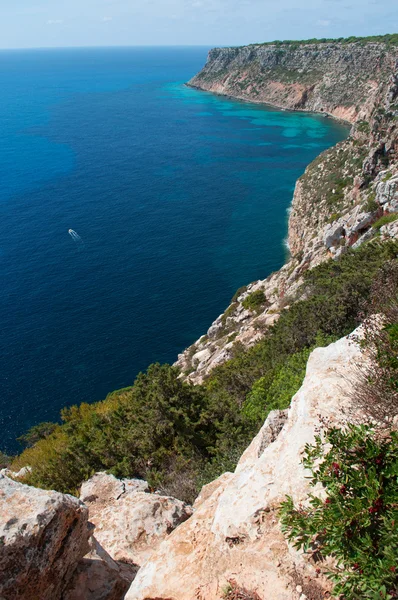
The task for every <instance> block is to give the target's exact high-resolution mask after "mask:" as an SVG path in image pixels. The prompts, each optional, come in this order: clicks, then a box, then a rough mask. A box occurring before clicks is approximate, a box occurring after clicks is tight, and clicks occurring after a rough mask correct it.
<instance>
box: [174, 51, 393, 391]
mask: <svg viewBox="0 0 398 600" xmlns="http://www.w3.org/2000/svg"><path fill="white" fill-rule="evenodd" d="M188 85H190V86H194V87H196V88H199V89H202V90H207V91H211V92H215V93H218V94H227V95H229V96H232V97H234V98H241V99H244V100H250V101H251V102H265V103H269V104H272V105H273V106H277V107H282V108H286V109H292V110H307V111H316V112H319V113H324V114H326V113H328V114H330V115H333V116H335V117H338V118H340V119H344V120H346V121H348V122H349V123H351V125H352V127H351V132H350V135H349V137H348V139H347V140H346V141H344V142H341V143H339V144H337V145H336V146H335V147H333V148H330V149H328V150H326V151H325V152H323V153H322V154H321V155H319V156H318V158H316V159H315V160H314V161H313V162H312V163H311V164H310V165H309V166H308V167H307V169H306V171H305V173H304V174H303V175H302V176H301V177H300V178H299V180H298V181H297V183H296V187H295V191H294V196H293V200H292V206H291V211H290V215H289V226H288V245H289V249H290V253H291V256H290V259H289V260H288V261H287V263H286V264H285V265H284V267H283V268H282V269H280V270H279V271H278V272H276V273H273V274H271V275H269V276H268V277H267V278H266V279H264V280H259V281H256V282H253V283H251V284H249V285H247V286H244V287H243V288H241V289H240V290H238V292H237V293H236V294H235V296H234V298H233V299H232V301H231V304H230V305H229V306H228V307H227V309H226V310H225V312H224V313H223V314H221V315H220V316H219V317H218V318H217V319H216V320H215V321H214V323H213V324H212V325H211V326H210V328H209V330H208V331H207V333H206V334H205V335H203V336H202V337H201V338H200V339H199V340H198V341H197V342H196V343H195V344H193V345H192V346H191V347H190V348H188V349H187V350H185V351H184V352H183V353H182V354H180V355H179V357H178V361H177V363H176V364H177V366H178V367H179V368H180V369H181V372H182V377H184V378H186V379H188V380H189V381H191V382H193V383H201V382H203V381H204V380H205V379H206V377H207V376H208V375H209V373H210V372H211V371H212V369H213V368H214V367H216V366H218V365H220V364H221V363H223V362H225V361H227V360H229V359H230V358H231V357H232V356H233V355H234V348H235V347H236V346H235V345H236V344H237V343H238V344H243V346H245V347H250V346H252V345H254V344H255V343H256V342H257V341H259V340H260V339H261V338H262V337H264V335H265V333H266V331H267V330H268V329H269V327H270V326H272V324H273V323H275V321H276V320H277V319H278V318H279V315H280V314H281V311H282V310H283V309H284V308H285V307H286V306H289V305H291V304H292V302H294V301H296V300H297V299H299V298H300V297H301V296H300V294H301V292H300V289H301V284H302V282H303V276H304V275H305V273H306V272H307V271H308V270H310V269H311V268H312V267H314V266H316V265H318V264H320V263H321V262H323V261H325V260H327V259H328V258H330V257H334V258H338V257H339V256H341V254H343V253H344V252H346V251H347V250H348V249H349V248H352V247H354V248H355V247H357V246H359V245H360V244H362V243H364V242H365V241H368V240H370V239H371V238H374V237H376V236H380V234H381V239H389V238H391V237H393V238H394V237H396V234H397V231H396V226H395V225H394V224H393V223H390V224H389V225H386V226H384V227H382V228H378V227H377V224H378V222H379V219H380V218H381V217H383V216H387V215H391V214H395V213H397V211H398V162H397V161H398V135H397V125H398V47H396V46H389V45H388V44H385V43H380V42H368V43H364V42H356V43H352V44H346V43H340V42H331V43H318V44H317V43H300V44H284V43H279V44H264V45H253V46H246V47H241V48H216V49H214V50H211V51H210V52H209V56H208V60H207V63H206V65H205V66H204V68H203V69H202V71H201V72H200V73H198V74H197V75H196V76H195V77H194V78H193V79H191V81H190V82H189V83H188ZM375 225H376V227H375Z"/></svg>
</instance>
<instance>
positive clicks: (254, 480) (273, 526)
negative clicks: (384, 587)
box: [126, 338, 362, 600]
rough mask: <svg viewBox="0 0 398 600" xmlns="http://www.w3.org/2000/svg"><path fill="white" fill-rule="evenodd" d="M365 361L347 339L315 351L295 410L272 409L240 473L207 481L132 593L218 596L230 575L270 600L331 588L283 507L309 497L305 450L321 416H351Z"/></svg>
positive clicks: (327, 419) (137, 597) (136, 599)
mask: <svg viewBox="0 0 398 600" xmlns="http://www.w3.org/2000/svg"><path fill="white" fill-rule="evenodd" d="M360 360H362V356H361V352H360V349H359V347H358V346H357V345H356V344H354V343H353V342H351V341H350V340H349V339H348V338H343V339H341V340H339V341H338V342H336V343H334V344H331V345H330V346H329V347H327V348H320V349H317V350H315V351H314V352H313V353H312V354H311V356H310V359H309V362H308V366H307V374H306V377H305V380H304V383H303V385H302V387H301V389H300V390H299V391H298V393H297V394H296V395H295V396H294V398H293V400H292V405H291V408H290V410H289V413H288V417H287V421H286V422H285V424H284V425H283V421H284V419H285V418H286V415H283V414H282V415H278V414H275V413H274V414H272V415H270V417H269V418H268V419H267V421H266V423H265V424H264V426H263V428H262V430H261V431H260V433H259V434H258V435H257V437H256V438H255V439H254V440H253V442H252V444H251V445H250V446H249V448H248V449H247V450H246V452H245V453H244V455H243V456H242V458H241V461H240V463H239V465H238V467H237V469H236V471H235V473H234V474H225V475H223V476H222V477H221V478H219V479H218V480H217V481H215V482H213V483H212V484H210V486H206V488H204V490H202V493H201V496H200V497H199V499H198V501H197V503H196V504H195V507H196V510H195V513H194V515H193V517H192V518H191V519H189V520H188V521H187V522H186V523H184V524H182V525H181V526H180V527H178V529H176V531H174V532H173V533H172V534H171V535H170V537H169V538H168V539H167V540H166V541H165V542H163V543H162V544H161V545H160V547H159V548H158V549H157V550H156V551H155V552H154V553H153V555H152V556H151V558H150V559H149V561H148V562H147V563H146V564H145V565H144V566H143V567H142V569H141V570H140V571H139V573H138V575H137V577H136V579H135V581H134V583H133V584H132V586H131V588H130V590H129V592H128V593H127V595H126V600H127V599H128V600H144V599H146V600H151V599H157V600H161V599H164V600H166V599H168V600H170V599H173V600H191V599H192V600H194V599H195V600H216V599H219V598H221V597H222V594H223V588H225V586H226V585H227V582H228V581H229V580H234V581H236V582H237V585H239V586H242V587H245V588H246V589H249V590H251V591H253V592H257V594H258V595H259V596H260V598H261V599H262V600H294V599H298V598H299V597H300V595H301V594H302V593H304V594H305V596H306V597H307V598H308V599H310V600H311V599H315V598H322V597H323V594H324V592H325V590H327V589H329V588H328V586H329V583H328V582H327V581H326V580H325V579H323V578H322V577H321V576H319V575H317V573H316V569H315V566H313V565H311V564H309V563H308V562H307V561H306V560H305V559H304V558H303V556H302V555H300V554H299V553H296V552H293V551H292V549H291V548H289V547H288V545H287V543H286V541H285V539H284V536H283V535H282V533H281V531H280V527H279V523H278V513H277V508H278V506H279V504H280V502H281V501H282V500H283V499H284V498H285V496H286V494H290V495H292V496H293V498H294V500H295V502H300V501H303V500H304V499H305V498H306V496H307V493H308V490H309V485H308V479H306V477H305V475H306V473H305V471H304V468H303V466H302V464H301V457H302V454H303V451H304V447H305V445H306V444H307V443H311V442H313V441H314V437H315V435H316V433H317V432H318V431H319V428H320V427H321V426H322V424H323V423H327V424H329V425H338V426H341V425H344V423H346V422H347V421H349V420H352V416H353V415H352V414H351V413H352V406H351V400H350V393H351V390H352V387H351V385H352V384H350V382H349V381H350V376H351V374H352V371H353V367H354V365H355V364H357V363H358V361H360ZM281 426H283V428H282V430H281V431H280V428H281ZM279 431H280V432H279Z"/></svg>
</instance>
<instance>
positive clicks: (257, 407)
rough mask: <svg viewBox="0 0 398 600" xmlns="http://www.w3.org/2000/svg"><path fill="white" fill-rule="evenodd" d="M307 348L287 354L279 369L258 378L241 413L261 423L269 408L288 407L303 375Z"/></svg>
mask: <svg viewBox="0 0 398 600" xmlns="http://www.w3.org/2000/svg"><path fill="white" fill-rule="evenodd" d="M309 355H310V350H309V349H307V348H306V349H304V350H302V351H301V352H296V354H293V355H292V356H289V357H288V358H287V359H286V360H285V362H284V363H283V364H282V366H281V367H280V368H279V369H274V370H273V371H270V372H269V373H267V375H265V376H264V377H261V378H260V379H258V380H257V381H256V382H255V383H254V385H253V387H252V389H251V391H250V392H249V394H248V395H247V398H246V401H245V403H244V405H243V408H242V414H243V415H244V416H245V417H247V418H248V419H250V420H252V421H254V422H255V423H261V422H262V421H264V419H265V418H266V416H267V414H268V413H269V412H270V411H271V410H275V409H279V410H283V409H285V408H288V406H289V405H290V401H291V399H292V397H293V396H294V394H295V393H296V392H297V391H298V390H299V388H300V386H301V384H302V383H303V379H304V376H305V369H306V366H307V360H308V357H309Z"/></svg>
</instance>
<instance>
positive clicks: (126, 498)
mask: <svg viewBox="0 0 398 600" xmlns="http://www.w3.org/2000/svg"><path fill="white" fill-rule="evenodd" d="M145 490H148V484H147V482H146V481H142V480H138V479H131V480H128V479H124V480H119V479H116V478H115V477H114V476H113V475H107V474H106V473H97V474H96V475H94V477H92V478H91V479H90V480H89V481H87V482H86V483H84V484H83V486H82V489H81V493H80V497H81V499H82V500H83V501H84V503H85V504H87V506H88V507H89V514H90V521H91V522H92V523H93V524H94V525H95V537H96V539H97V540H98V541H99V543H100V544H101V546H103V548H104V549H105V550H106V552H108V553H109V554H110V556H111V557H112V558H113V559H114V560H116V561H119V562H121V563H125V564H126V565H142V564H143V562H145V560H146V559H147V558H148V557H149V556H150V554H151V553H152V551H153V550H154V549H155V548H157V546H158V545H159V544H160V542H162V541H163V540H164V539H165V538H167V537H168V536H169V534H170V533H171V532H172V531H173V530H174V529H175V528H176V527H177V526H178V525H180V524H181V523H183V522H184V521H186V520H187V519H188V518H189V517H190V516H191V515H192V508H191V507H190V506H189V505H187V504H185V503H184V502H182V501H181V500H177V499H176V498H172V497H169V496H160V495H158V494H148V493H146V491H145Z"/></svg>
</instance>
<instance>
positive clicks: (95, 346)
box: [0, 47, 348, 453]
mask: <svg viewBox="0 0 398 600" xmlns="http://www.w3.org/2000/svg"><path fill="white" fill-rule="evenodd" d="M208 50H209V48H205V47H174V48H173V47H167V48H161V47H156V48H147V47H145V48H133V47H132V48H81V49H51V50H50V49H41V50H13V51H6V50H3V51H1V52H0V81H1V94H0V115H1V117H0V118H1V121H0V122H1V136H0V315H1V335H0V450H2V451H3V452H8V453H16V452H18V451H19V450H20V445H19V443H18V442H17V441H16V438H17V437H18V436H20V435H21V434H22V433H24V432H25V431H26V430H27V429H28V428H30V427H32V426H33V425H35V424H37V423H39V422H42V421H57V420H58V419H59V412H60V409H61V408H63V407H64V406H70V405H72V404H79V403H81V402H93V401H96V400H101V399H103V398H105V397H106V395H107V394H108V393H109V392H111V391H112V390H115V389H119V388H123V387H126V386H129V385H131V384H132V383H133V382H134V378H135V376H136V375H137V373H138V372H139V371H142V370H144V369H145V368H146V367H147V366H148V365H149V364H150V363H152V362H160V363H163V362H168V363H173V362H174V361H175V360H176V358H177V355H178V353H179V352H181V351H182V350H183V349H184V348H186V347H187V346H188V345H190V344H191V343H193V342H194V341H195V340H196V339H197V338H198V337H200V336H201V335H202V334H204V333H205V332H206V330H207V329H208V327H209V326H210V325H211V323H212V321H213V320H214V319H215V318H216V317H217V316H218V315H219V314H220V313H221V312H222V311H223V310H224V309H225V308H226V307H227V306H228V304H229V301H230V299H231V297H232V295H233V294H234V292H235V290H236V289H237V288H239V287H240V286H242V285H244V284H247V283H249V282H251V281H253V280H256V279H260V278H261V279H263V278H265V277H267V275H269V274H270V273H271V272H272V271H274V270H276V269H278V268H280V267H281V265H282V264H283V262H284V260H285V258H286V247H285V244H284V239H285V238H286V233H287V217H288V208H289V205H290V203H291V200H292V195H293V190H294V185H295V181H296V179H297V178H298V177H299V176H300V175H301V174H302V173H303V171H304V170H305V168H306V166H307V165H308V164H309V163H310V162H311V161H312V160H313V159H314V158H315V157H316V156H317V155H318V154H319V153H320V152H322V151H323V150H325V149H326V148H328V147H330V146H332V145H334V144H336V143H337V142H338V141H340V140H342V139H344V138H345V137H346V136H347V134H348V128H347V127H346V126H345V125H343V124H341V123H338V122H336V121H334V120H332V119H330V118H325V117H323V116H317V115H312V114H304V113H292V112H283V111H279V110H274V109H272V108H269V107H268V108H267V107H266V106H260V105H256V104H250V103H246V102H240V101H234V100H232V99H230V98H225V97H221V96H216V95H213V94H210V93H207V92H201V91H198V90H194V89H191V88H189V87H186V86H185V82H187V81H188V80H189V79H190V78H191V77H192V76H193V75H194V74H195V73H196V72H198V71H199V69H200V68H201V67H202V66H203V65H204V63H205V61H206V56H207V52H208Z"/></svg>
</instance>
